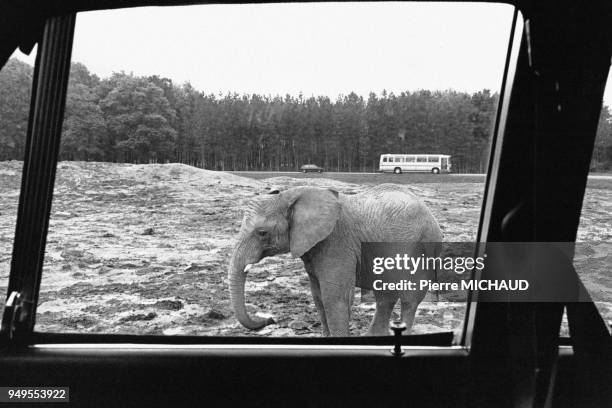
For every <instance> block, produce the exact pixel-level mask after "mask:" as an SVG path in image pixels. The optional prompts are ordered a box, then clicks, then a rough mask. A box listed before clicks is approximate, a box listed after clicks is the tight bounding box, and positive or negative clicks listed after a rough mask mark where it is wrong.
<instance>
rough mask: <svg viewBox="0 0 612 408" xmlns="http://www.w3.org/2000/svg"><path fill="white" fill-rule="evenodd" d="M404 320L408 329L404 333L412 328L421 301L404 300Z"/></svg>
mask: <svg viewBox="0 0 612 408" xmlns="http://www.w3.org/2000/svg"><path fill="white" fill-rule="evenodd" d="M401 304H402V317H401V319H402V322H404V323H406V331H405V332H404V334H408V333H410V329H411V328H412V324H413V323H414V316H415V314H416V311H417V307H419V302H415V301H411V302H404V301H402V303H401Z"/></svg>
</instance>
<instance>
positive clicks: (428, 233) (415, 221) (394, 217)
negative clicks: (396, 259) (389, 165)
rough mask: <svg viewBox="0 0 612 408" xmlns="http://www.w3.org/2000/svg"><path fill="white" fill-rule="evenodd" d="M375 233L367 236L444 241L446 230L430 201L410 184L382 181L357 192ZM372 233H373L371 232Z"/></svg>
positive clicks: (366, 218) (362, 210) (381, 238)
mask: <svg viewBox="0 0 612 408" xmlns="http://www.w3.org/2000/svg"><path fill="white" fill-rule="evenodd" d="M353 197H354V199H355V200H356V203H357V204H358V207H359V208H360V211H359V212H360V213H361V214H362V215H363V220H364V222H365V223H371V224H372V225H366V226H365V228H366V230H368V231H371V233H372V235H373V236H369V237H366V239H367V240H378V241H385V242H393V241H429V242H435V241H441V240H442V232H441V230H440V227H439V225H438V222H437V221H436V219H435V217H434V216H433V214H432V213H431V211H430V210H429V208H428V207H427V205H426V204H425V203H424V202H423V201H422V200H421V199H420V198H419V197H418V196H417V195H416V194H415V193H414V192H413V191H412V190H411V189H410V188H409V187H407V186H404V185H397V184H381V185H378V186H375V187H372V188H370V189H368V190H366V191H364V192H362V193H360V194H357V195H355V196H353ZM368 235H369V234H368Z"/></svg>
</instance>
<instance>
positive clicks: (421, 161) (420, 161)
mask: <svg viewBox="0 0 612 408" xmlns="http://www.w3.org/2000/svg"><path fill="white" fill-rule="evenodd" d="M417 162H418V163H425V162H427V157H417Z"/></svg>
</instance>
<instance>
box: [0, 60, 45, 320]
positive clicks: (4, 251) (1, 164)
mask: <svg viewBox="0 0 612 408" xmlns="http://www.w3.org/2000/svg"><path fill="white" fill-rule="evenodd" d="M35 58H36V50H33V51H32V52H31V53H30V55H29V56H28V55H25V54H23V53H21V52H19V51H16V52H15V53H13V55H12V56H11V58H10V59H9V60H8V61H7V63H6V64H5V65H4V67H2V68H1V69H0V294H1V295H0V296H2V299H5V297H4V296H5V293H6V289H7V286H8V277H9V273H10V269H11V257H12V253H13V239H14V237H15V222H16V220H17V206H18V204H19V192H20V189H21V172H22V168H23V158H24V149H25V141H26V132H27V128H28V115H29V112H30V96H31V92H32V75H33V72H34V68H33V64H34V60H35ZM3 308H4V301H3V302H2V306H0V311H1V310H2V309H3Z"/></svg>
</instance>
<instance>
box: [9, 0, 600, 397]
mask: <svg viewBox="0 0 612 408" xmlns="http://www.w3.org/2000/svg"><path fill="white" fill-rule="evenodd" d="M199 3H200V2H196V1H184V0H183V1H173V0H87V1H77V0H64V1H34V0H27V1H19V2H18V1H3V2H0V67H1V66H3V65H4V64H5V63H6V62H7V61H8V59H9V57H10V56H11V54H12V53H13V52H14V51H15V50H16V49H20V50H22V51H23V52H25V53H29V52H30V51H31V50H32V49H33V47H34V46H35V45H37V47H38V53H37V55H36V62H35V66H34V73H33V87H32V98H31V102H30V111H29V120H28V128H27V140H26V145H25V157H24V162H23V176H22V180H21V194H20V196H19V206H18V212H17V221H16V226H15V236H14V245H13V252H12V258H11V267H10V276H9V281H8V288H7V293H6V301H5V306H4V312H3V316H2V327H1V331H0V367H1V369H0V387H42V386H49V387H69V389H70V390H69V398H70V403H71V404H72V405H73V406H158V405H159V406H174V405H176V406H180V405H194V406H195V405H197V406H266V407H271V406H339V405H349V404H350V405H351V406H415V407H429V406H431V407H605V406H612V338H611V335H610V330H609V325H610V322H606V321H605V319H604V318H603V317H602V315H601V314H600V312H599V311H598V309H597V307H596V306H595V304H594V302H593V301H585V302H575V303H552V302H548V303H543V302H542V303H510V302H507V303H504V302H484V301H482V302H479V294H478V293H477V292H472V293H471V294H470V298H469V300H468V305H469V308H468V312H467V314H466V319H465V323H464V328H463V332H462V335H461V336H460V339H454V336H453V333H451V332H440V333H432V334H416V335H410V336H399V335H398V336H383V337H351V338H333V337H323V338H314V337H313V338H269V337H217V336H206V337H198V336H189V335H176V336H161V335H135V334H87V333H47V332H38V331H36V330H35V323H36V322H35V319H36V308H37V305H38V304H39V292H40V285H41V274H42V269H43V262H44V256H45V246H46V242H47V232H48V228H49V217H50V213H51V204H52V198H53V189H54V182H55V178H56V169H57V165H58V153H59V146H60V139H61V137H62V120H63V116H64V110H65V103H66V93H67V87H68V75H69V69H70V61H71V51H72V46H73V34H74V28H75V18H76V14H77V13H79V12H84V11H92V10H105V9H121V8H133V7H143V6H160V7H166V6H173V5H187V4H199ZM505 3H507V4H509V5H511V6H513V7H514V10H515V11H514V18H513V26H512V32H511V35H510V38H509V41H508V45H507V57H506V61H505V65H504V77H503V82H502V88H501V92H500V96H499V106H498V109H497V113H496V116H495V125H494V130H493V138H492V140H493V143H492V146H491V153H490V160H489V162H488V166H489V168H488V172H487V177H486V182H485V192H484V201H483V204H482V212H481V215H480V220H479V229H478V236H477V242H478V243H481V244H482V245H486V243H487V242H574V241H576V237H577V230H578V226H579V222H580V215H581V210H582V206H583V199H584V196H585V189H586V187H587V181H588V180H587V179H588V173H589V165H590V162H591V157H592V152H593V148H594V142H595V137H596V131H597V126H598V120H599V114H600V111H601V105H602V99H603V95H604V90H605V87H606V79H607V78H608V75H609V71H610V64H611V62H612V2H610V1H608V0H514V1H510V0H509V1H506V2H505ZM519 19H522V22H523V24H521V25H520V26H519V24H518V20H519ZM515 30H519V31H516V32H515ZM0 126H1V124H0ZM559 158H563V160H562V161H560V160H559ZM303 171H304V172H306V170H303ZM318 171H321V170H318ZM324 171H327V170H324ZM555 272H556V273H555V274H553V276H551V275H546V278H547V279H550V280H551V282H550V283H551V284H555V282H556V280H558V279H561V280H563V279H567V280H573V279H577V274H576V271H575V270H574V269H573V267H566V268H564V267H559V270H558V271H555ZM608 273H610V271H608ZM482 274H483V275H484V276H486V274H487V270H486V269H485V270H484V271H483V272H482ZM564 313H566V315H567V322H568V325H569V336H568V337H560V336H559V330H560V326H561V321H562V318H563V316H564ZM399 333H400V332H398V334H399ZM0 405H1V403H0ZM19 406H21V405H19Z"/></svg>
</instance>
